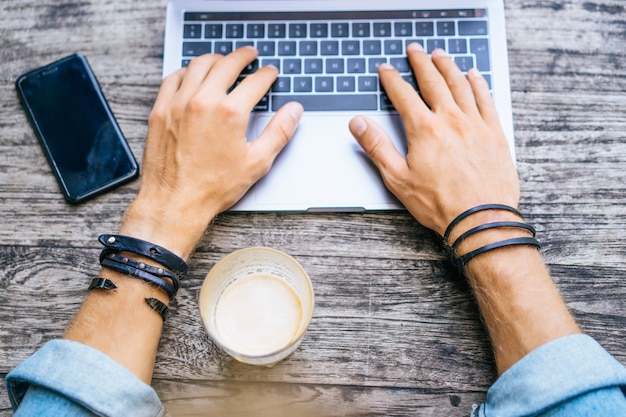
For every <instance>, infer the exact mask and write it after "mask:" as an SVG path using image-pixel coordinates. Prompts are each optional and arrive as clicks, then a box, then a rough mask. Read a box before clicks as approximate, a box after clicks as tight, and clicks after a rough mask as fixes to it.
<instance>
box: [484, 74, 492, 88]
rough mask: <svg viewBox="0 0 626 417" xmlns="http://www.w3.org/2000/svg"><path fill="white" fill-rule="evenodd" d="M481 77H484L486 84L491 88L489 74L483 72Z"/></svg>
mask: <svg viewBox="0 0 626 417" xmlns="http://www.w3.org/2000/svg"><path fill="white" fill-rule="evenodd" d="M483 78H484V79H485V81H487V84H489V89H490V90H491V75H489V74H483Z"/></svg>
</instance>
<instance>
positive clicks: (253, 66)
mask: <svg viewBox="0 0 626 417" xmlns="http://www.w3.org/2000/svg"><path fill="white" fill-rule="evenodd" d="M258 69H259V60H258V59H255V60H254V61H252V62H251V63H249V64H248V65H246V67H245V68H244V69H243V71H241V73H242V74H252V73H253V72H255V71H256V70H258Z"/></svg>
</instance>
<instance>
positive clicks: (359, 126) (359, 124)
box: [351, 117, 367, 136]
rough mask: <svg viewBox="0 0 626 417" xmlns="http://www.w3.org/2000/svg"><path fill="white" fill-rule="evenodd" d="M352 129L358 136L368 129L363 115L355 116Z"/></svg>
mask: <svg viewBox="0 0 626 417" xmlns="http://www.w3.org/2000/svg"><path fill="white" fill-rule="evenodd" d="M351 124H352V131H353V132H354V134H355V135H356V136H361V135H362V134H363V133H365V131H366V130H367V123H365V120H363V118H362V117H355V118H354V119H352V123H351Z"/></svg>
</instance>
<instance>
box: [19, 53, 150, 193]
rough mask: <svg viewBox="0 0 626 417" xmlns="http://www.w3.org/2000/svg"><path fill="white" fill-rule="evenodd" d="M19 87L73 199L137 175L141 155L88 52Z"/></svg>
mask: <svg viewBox="0 0 626 417" xmlns="http://www.w3.org/2000/svg"><path fill="white" fill-rule="evenodd" d="M17 88H18V91H19V92H20V95H21V98H22V101H23V103H24V105H25V107H26V109H27V111H28V113H29V116H30V119H31V121H32V122H33V125H34V127H35V130H36V133H37V135H38V137H39V140H40V142H41V144H42V147H43V148H44V151H45V152H46V156H47V158H48V160H49V162H50V164H51V166H52V168H53V170H54V171H55V174H56V176H57V179H58V180H59V182H60V184H61V186H62V188H63V192H64V194H65V197H66V198H67V199H68V201H70V202H73V203H77V202H80V201H83V200H86V199H87V198H89V197H92V196H94V195H97V194H99V193H101V192H103V191H105V190H108V189H110V188H112V187H114V186H116V185H119V184H121V183H123V182H125V181H128V180H130V179H132V178H135V177H136V176H137V174H138V172H139V170H138V166H137V163H136V161H135V158H134V157H133V155H132V152H131V150H130V148H129V147H128V144H127V142H126V139H125V138H124V136H123V135H122V132H121V130H120V128H119V126H118V124H117V122H116V121H115V118H114V117H113V114H112V113H111V110H110V109H109V106H108V104H107V102H106V100H105V98H104V96H103V94H102V92H101V90H100V87H99V85H98V82H97V81H96V79H95V76H94V75H93V73H92V71H91V69H90V68H89V65H88V64H87V61H86V59H85V58H84V57H83V56H82V55H79V54H75V55H72V56H70V57H67V58H64V59H62V60H60V61H57V62H55V63H53V64H50V65H48V66H46V67H43V68H39V69H37V70H35V71H31V72H30V73H28V74H25V75H23V76H22V77H20V78H19V79H18V81H17Z"/></svg>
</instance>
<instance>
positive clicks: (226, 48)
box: [215, 42, 233, 55]
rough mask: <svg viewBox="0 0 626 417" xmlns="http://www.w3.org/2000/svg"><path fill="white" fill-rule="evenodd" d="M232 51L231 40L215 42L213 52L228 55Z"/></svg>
mask: <svg viewBox="0 0 626 417" xmlns="http://www.w3.org/2000/svg"><path fill="white" fill-rule="evenodd" d="M232 51H233V43H232V42H215V53H216V54H222V55H228V54H230V53H231V52H232Z"/></svg>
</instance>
